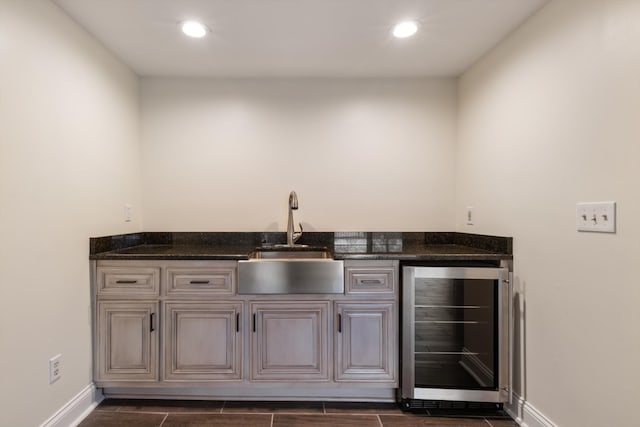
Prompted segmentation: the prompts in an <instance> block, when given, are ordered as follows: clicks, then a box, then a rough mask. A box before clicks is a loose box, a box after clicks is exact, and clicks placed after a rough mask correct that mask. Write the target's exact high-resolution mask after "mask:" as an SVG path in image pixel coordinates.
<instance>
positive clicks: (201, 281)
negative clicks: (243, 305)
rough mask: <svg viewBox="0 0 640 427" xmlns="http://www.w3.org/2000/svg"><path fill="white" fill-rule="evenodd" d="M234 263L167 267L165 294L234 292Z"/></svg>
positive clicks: (227, 293)
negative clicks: (210, 265)
mask: <svg viewBox="0 0 640 427" xmlns="http://www.w3.org/2000/svg"><path fill="white" fill-rule="evenodd" d="M235 283H236V264H235V262H234V263H230V264H227V263H224V264H222V265H218V266H212V267H169V268H167V295H170V296H174V297H175V296H180V295H184V296H187V295H201V294H204V295H212V294H225V295H230V294H233V293H235Z"/></svg>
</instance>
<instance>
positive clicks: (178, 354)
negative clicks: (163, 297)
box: [163, 302, 242, 381]
mask: <svg viewBox="0 0 640 427" xmlns="http://www.w3.org/2000/svg"><path fill="white" fill-rule="evenodd" d="M241 318H242V303H241V302H220V303H209V302H207V303H198V302H167V303H166V304H165V309H164V323H163V326H164V345H163V347H164V375H163V379H164V380H165V381H216V380H240V379H241V377H242V368H241V366H242V340H241V338H240V324H239V322H240V319H241Z"/></svg>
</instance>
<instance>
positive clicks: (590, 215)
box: [576, 202, 616, 233]
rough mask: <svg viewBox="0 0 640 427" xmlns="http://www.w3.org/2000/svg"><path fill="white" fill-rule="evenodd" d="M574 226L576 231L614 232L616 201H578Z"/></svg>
mask: <svg viewBox="0 0 640 427" xmlns="http://www.w3.org/2000/svg"><path fill="white" fill-rule="evenodd" d="M576 228H577V230H578V231H592V232H597V233H615V232H616V202H595V203H578V204H577V205H576Z"/></svg>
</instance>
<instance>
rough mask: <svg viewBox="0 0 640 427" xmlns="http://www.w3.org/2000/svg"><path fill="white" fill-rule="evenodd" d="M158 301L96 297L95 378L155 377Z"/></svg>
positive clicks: (126, 378)
mask: <svg viewBox="0 0 640 427" xmlns="http://www.w3.org/2000/svg"><path fill="white" fill-rule="evenodd" d="M157 313H158V303H157V302H155V301H135V302H128V301H98V303H97V337H96V342H97V351H96V365H97V370H96V381H97V382H100V381H158V380H159V378H158V339H157V334H158V332H157V325H158V319H157Z"/></svg>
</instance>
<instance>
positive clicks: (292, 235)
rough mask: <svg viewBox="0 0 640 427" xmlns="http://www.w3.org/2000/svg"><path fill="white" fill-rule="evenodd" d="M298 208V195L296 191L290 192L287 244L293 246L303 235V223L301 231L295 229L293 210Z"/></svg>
mask: <svg viewBox="0 0 640 427" xmlns="http://www.w3.org/2000/svg"><path fill="white" fill-rule="evenodd" d="M297 209H298V195H297V194H296V192H295V191H292V192H291V193H289V218H288V220H287V245H288V246H293V245H294V244H295V243H296V242H297V241H298V239H300V237H301V236H302V224H298V225H299V226H300V231H295V229H294V225H293V211H294V210H297Z"/></svg>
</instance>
